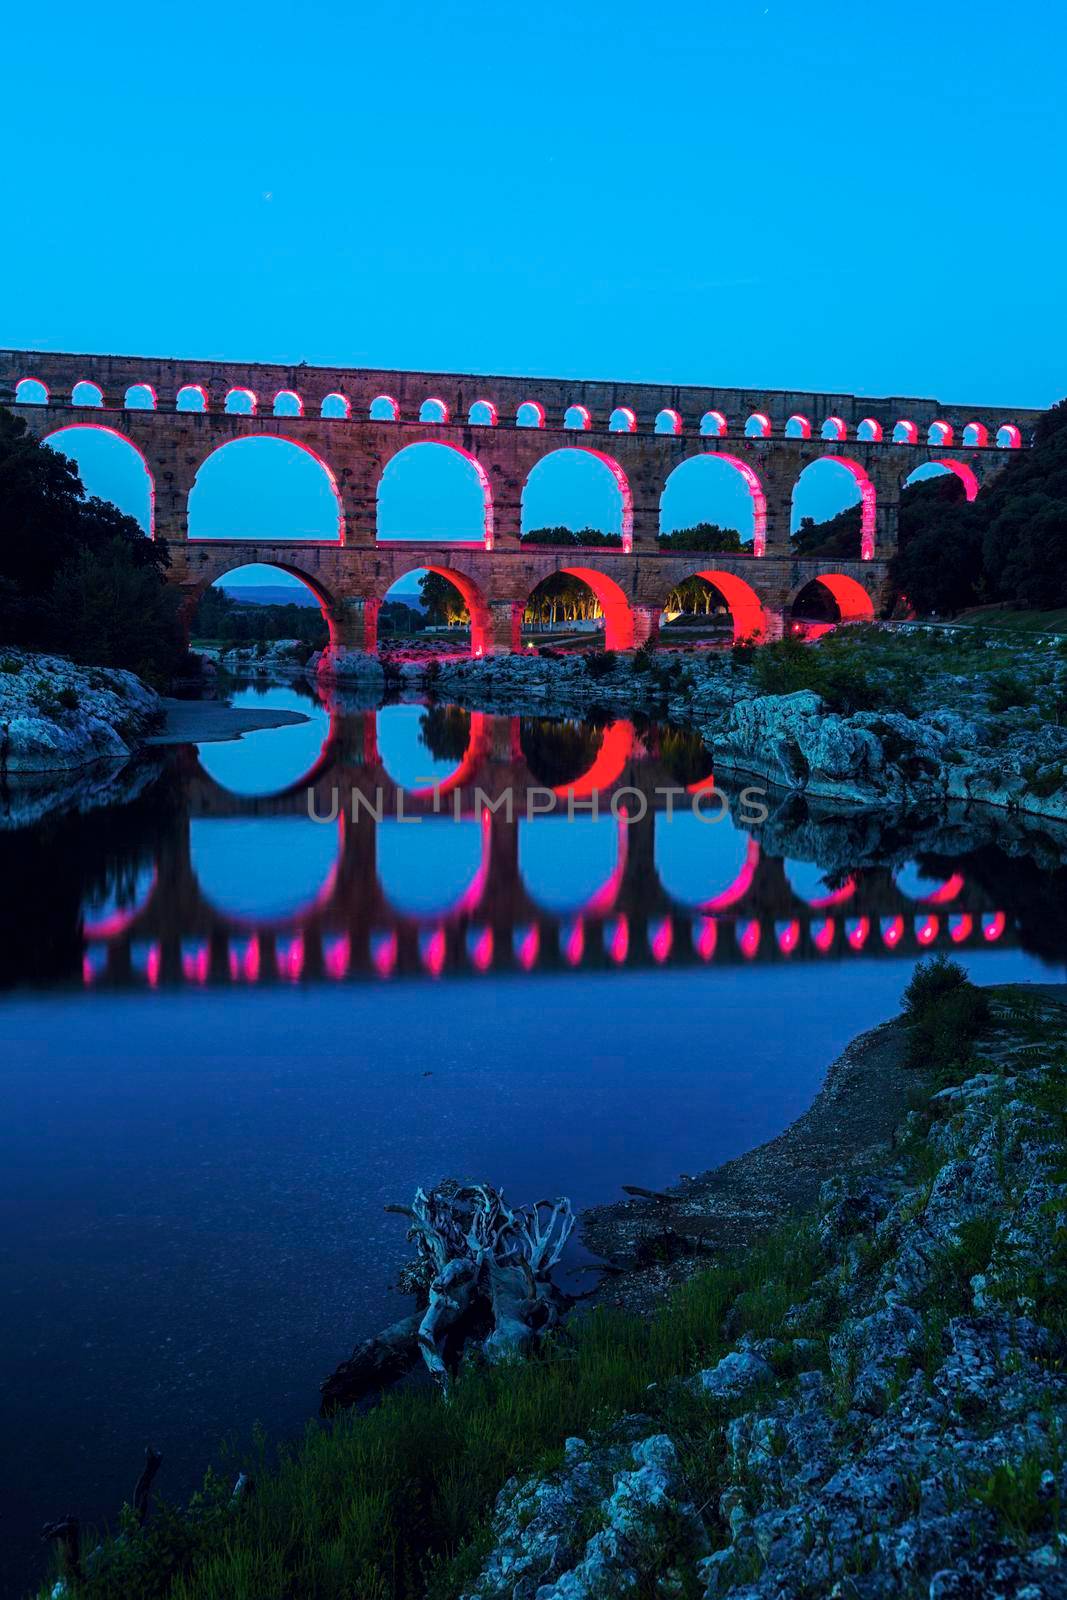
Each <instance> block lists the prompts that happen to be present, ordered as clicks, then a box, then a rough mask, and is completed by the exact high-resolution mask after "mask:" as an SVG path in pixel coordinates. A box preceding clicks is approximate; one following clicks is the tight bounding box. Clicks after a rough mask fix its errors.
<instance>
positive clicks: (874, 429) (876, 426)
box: [856, 417, 882, 444]
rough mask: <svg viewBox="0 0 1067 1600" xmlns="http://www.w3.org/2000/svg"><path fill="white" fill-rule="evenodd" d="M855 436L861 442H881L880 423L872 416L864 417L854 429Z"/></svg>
mask: <svg viewBox="0 0 1067 1600" xmlns="http://www.w3.org/2000/svg"><path fill="white" fill-rule="evenodd" d="M856 438H857V439H859V440H860V441H861V442H862V443H863V444H881V442H882V424H881V423H880V422H878V421H877V420H876V419H875V418H874V417H864V419H863V421H862V422H861V423H860V425H859V427H858V428H857V429H856Z"/></svg>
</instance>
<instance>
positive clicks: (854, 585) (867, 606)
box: [786, 572, 875, 623]
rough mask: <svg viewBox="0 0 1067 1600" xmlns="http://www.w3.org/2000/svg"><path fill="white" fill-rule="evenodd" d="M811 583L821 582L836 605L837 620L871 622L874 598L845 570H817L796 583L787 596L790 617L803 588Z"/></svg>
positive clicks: (843, 621) (787, 610)
mask: <svg viewBox="0 0 1067 1600" xmlns="http://www.w3.org/2000/svg"><path fill="white" fill-rule="evenodd" d="M813 583H818V584H821V585H822V587H823V588H824V589H825V590H826V591H827V593H828V594H829V595H830V597H831V598H832V600H833V601H834V604H835V605H836V606H837V609H838V613H839V620H840V621H841V622H842V623H846V622H873V620H874V615H875V600H874V597H873V596H872V595H871V594H870V592H869V591H868V590H867V589H866V588H865V587H864V585H863V584H862V583H861V582H860V581H859V579H858V578H853V577H851V576H850V575H849V574H848V573H847V572H819V573H816V574H815V575H814V576H812V577H808V578H805V579H804V581H803V583H799V584H797V586H796V588H795V589H794V590H793V592H792V593H791V594H790V596H789V600H788V603H787V606H786V614H787V616H788V617H789V618H790V619H792V614H793V607H794V605H795V603H796V601H797V600H798V599H799V597H800V596H801V594H803V592H804V590H805V589H808V588H810V587H811V585H812V584H813Z"/></svg>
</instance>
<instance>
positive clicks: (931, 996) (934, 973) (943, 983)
mask: <svg viewBox="0 0 1067 1600" xmlns="http://www.w3.org/2000/svg"><path fill="white" fill-rule="evenodd" d="M968 981H969V980H968V978H967V974H966V972H965V971H964V969H963V968H962V967H961V966H960V964H959V962H958V961H953V960H951V959H950V957H948V956H946V955H942V954H938V955H936V956H930V957H929V959H928V960H926V961H920V962H919V963H918V965H917V966H916V968H915V971H914V972H913V973H912V975H911V982H910V983H909V984H908V987H907V988H906V989H905V990H904V993H903V995H902V996H901V1000H902V1001H903V1004H904V1015H905V1016H906V1017H909V1018H910V1019H911V1020H912V1021H913V1022H914V1021H915V1020H916V1019H917V1018H918V1017H920V1016H921V1015H922V1013H923V1012H924V1011H925V1010H926V1008H927V1007H928V1006H930V1005H932V1004H934V1003H935V1002H936V1001H938V1000H942V999H944V997H945V995H947V994H952V993H953V991H954V990H956V989H960V988H962V987H963V985H964V984H965V983H967V982H968Z"/></svg>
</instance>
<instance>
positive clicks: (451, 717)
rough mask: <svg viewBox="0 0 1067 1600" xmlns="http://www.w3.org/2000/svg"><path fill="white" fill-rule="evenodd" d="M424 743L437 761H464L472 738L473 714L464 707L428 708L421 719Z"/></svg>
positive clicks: (436, 706) (420, 727) (420, 726)
mask: <svg viewBox="0 0 1067 1600" xmlns="http://www.w3.org/2000/svg"><path fill="white" fill-rule="evenodd" d="M419 731H420V732H421V734H422V742H423V744H424V745H425V746H426V748H427V749H428V750H429V752H430V754H431V755H432V756H433V758H434V760H435V761H462V760H463V757H464V756H465V755H466V754H467V746H468V745H469V743H470V737H471V714H470V712H469V711H464V709H463V707H462V706H438V705H432V706H428V707H427V708H426V710H425V711H424V712H423V714H422V716H421V717H420V718H419Z"/></svg>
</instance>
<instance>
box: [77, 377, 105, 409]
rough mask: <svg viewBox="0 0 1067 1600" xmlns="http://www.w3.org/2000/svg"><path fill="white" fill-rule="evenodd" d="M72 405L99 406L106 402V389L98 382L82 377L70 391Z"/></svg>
mask: <svg viewBox="0 0 1067 1600" xmlns="http://www.w3.org/2000/svg"><path fill="white" fill-rule="evenodd" d="M70 403H71V405H72V406H95V407H97V408H99V407H100V406H102V405H103V403H104V391H103V390H102V389H101V387H100V385H99V384H98V383H90V382H89V379H88V378H80V379H79V380H78V382H77V383H76V384H75V385H74V387H73V389H72V390H71V391H70Z"/></svg>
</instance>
